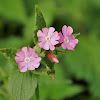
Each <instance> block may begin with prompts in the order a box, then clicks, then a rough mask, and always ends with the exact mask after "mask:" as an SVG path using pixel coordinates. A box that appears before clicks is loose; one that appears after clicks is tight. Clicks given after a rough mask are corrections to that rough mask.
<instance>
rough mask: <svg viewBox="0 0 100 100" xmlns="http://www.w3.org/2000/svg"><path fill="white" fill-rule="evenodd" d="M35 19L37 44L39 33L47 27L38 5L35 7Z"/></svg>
mask: <svg viewBox="0 0 100 100" xmlns="http://www.w3.org/2000/svg"><path fill="white" fill-rule="evenodd" d="M35 19H36V22H35V28H34V43H35V44H37V43H38V37H37V31H38V30H41V29H42V28H44V27H46V22H45V20H44V17H43V14H42V12H41V11H40V9H39V7H38V6H37V5H36V6H35Z"/></svg>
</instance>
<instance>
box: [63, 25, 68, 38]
mask: <svg viewBox="0 0 100 100" xmlns="http://www.w3.org/2000/svg"><path fill="white" fill-rule="evenodd" d="M66 31H67V26H66V25H64V26H63V27H62V33H63V35H64V37H66V36H67V34H66Z"/></svg>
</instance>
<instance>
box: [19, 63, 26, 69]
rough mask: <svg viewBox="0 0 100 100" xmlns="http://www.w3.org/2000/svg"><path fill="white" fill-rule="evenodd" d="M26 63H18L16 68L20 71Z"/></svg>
mask: <svg viewBox="0 0 100 100" xmlns="http://www.w3.org/2000/svg"><path fill="white" fill-rule="evenodd" d="M26 65H27V63H26V62H19V63H18V68H19V69H21V68H22V67H24V66H26Z"/></svg>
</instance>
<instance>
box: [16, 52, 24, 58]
mask: <svg viewBox="0 0 100 100" xmlns="http://www.w3.org/2000/svg"><path fill="white" fill-rule="evenodd" d="M16 55H17V56H19V57H20V58H21V59H22V60H24V58H25V54H24V52H23V51H18V52H17V53H16Z"/></svg>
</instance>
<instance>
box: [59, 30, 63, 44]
mask: <svg viewBox="0 0 100 100" xmlns="http://www.w3.org/2000/svg"><path fill="white" fill-rule="evenodd" d="M59 36H60V39H59V42H60V43H62V42H64V37H63V35H62V34H61V32H59Z"/></svg>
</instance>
